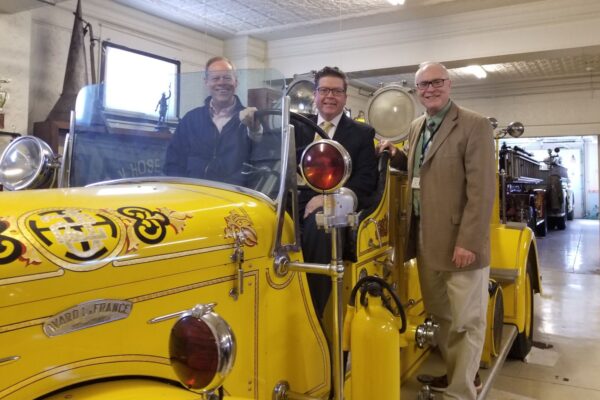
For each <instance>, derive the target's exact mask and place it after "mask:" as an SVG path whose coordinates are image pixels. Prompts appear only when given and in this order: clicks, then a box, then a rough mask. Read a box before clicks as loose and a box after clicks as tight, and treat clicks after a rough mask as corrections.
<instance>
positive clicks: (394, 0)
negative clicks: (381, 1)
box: [387, 0, 404, 6]
mask: <svg viewBox="0 0 600 400" xmlns="http://www.w3.org/2000/svg"><path fill="white" fill-rule="evenodd" d="M387 2H388V3H390V4H391V5H393V6H401V5H403V4H404V0H387Z"/></svg>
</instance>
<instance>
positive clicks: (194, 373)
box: [169, 304, 235, 392]
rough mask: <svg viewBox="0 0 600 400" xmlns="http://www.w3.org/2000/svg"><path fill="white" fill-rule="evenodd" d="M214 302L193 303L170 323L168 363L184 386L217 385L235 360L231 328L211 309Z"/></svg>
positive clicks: (203, 387) (202, 388)
mask: <svg viewBox="0 0 600 400" xmlns="http://www.w3.org/2000/svg"><path fill="white" fill-rule="evenodd" d="M213 307H214V304H208V305H200V306H196V307H195V308H194V310H192V312H191V313H189V314H185V315H183V316H182V317H181V318H180V319H179V320H178V321H177V322H176V323H175V325H174V326H173V329H172V330H171V337H170V342H169V353H170V358H171V366H172V367H173V369H174V371H175V374H176V375H177V377H178V378H179V380H180V381H181V383H183V384H184V385H185V386H186V387H187V388H188V389H193V390H198V391H201V392H207V391H212V390H214V389H216V388H218V387H219V386H220V385H221V384H222V383H223V380H224V379H225V377H226V376H227V375H228V374H229V372H230V371H231V368H232V367H233V363H234V360H235V337H234V335H233V332H232V331H231V328H230V327H229V325H228V324H227V322H225V320H224V319H223V318H221V317H220V316H219V315H218V314H216V313H214V312H213V311H212V308H213Z"/></svg>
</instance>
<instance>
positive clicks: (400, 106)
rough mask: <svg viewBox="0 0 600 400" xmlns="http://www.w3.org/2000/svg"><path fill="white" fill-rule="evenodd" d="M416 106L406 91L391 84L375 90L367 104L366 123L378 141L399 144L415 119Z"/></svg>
mask: <svg viewBox="0 0 600 400" xmlns="http://www.w3.org/2000/svg"><path fill="white" fill-rule="evenodd" d="M415 113H416V104H415V100H414V99H413V96H412V95H411V94H410V92H409V91H408V89H406V88H405V87H403V86H401V85H397V84H392V85H388V86H385V87H383V88H381V89H379V90H377V91H376V92H375V93H374V94H373V96H372V97H371V98H370V99H369V102H368V104H367V123H368V124H369V125H371V126H372V127H373V128H375V132H376V134H377V138H378V139H379V140H389V141H392V142H394V143H398V142H401V141H402V140H404V139H405V138H406V136H407V135H408V130H409V128H410V123H411V122H412V120H413V119H415V117H416V114H415Z"/></svg>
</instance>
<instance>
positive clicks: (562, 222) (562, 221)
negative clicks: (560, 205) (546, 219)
mask: <svg viewBox="0 0 600 400" xmlns="http://www.w3.org/2000/svg"><path fill="white" fill-rule="evenodd" d="M556 228H557V229H558V230H560V231H564V230H565V229H566V228H567V214H565V215H563V216H562V217H558V218H556Z"/></svg>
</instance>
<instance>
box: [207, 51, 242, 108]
mask: <svg viewBox="0 0 600 400" xmlns="http://www.w3.org/2000/svg"><path fill="white" fill-rule="evenodd" d="M205 83H206V86H207V87H208V90H209V91H210V95H211V96H212V100H213V105H214V106H215V107H216V108H224V107H227V106H230V105H232V104H233V96H234V94H235V89H236V88H237V78H236V76H235V71H234V70H233V67H232V66H231V64H229V63H228V62H227V61H225V60H219V61H215V62H213V63H212V64H210V65H209V66H208V70H207V71H206V79H205Z"/></svg>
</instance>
